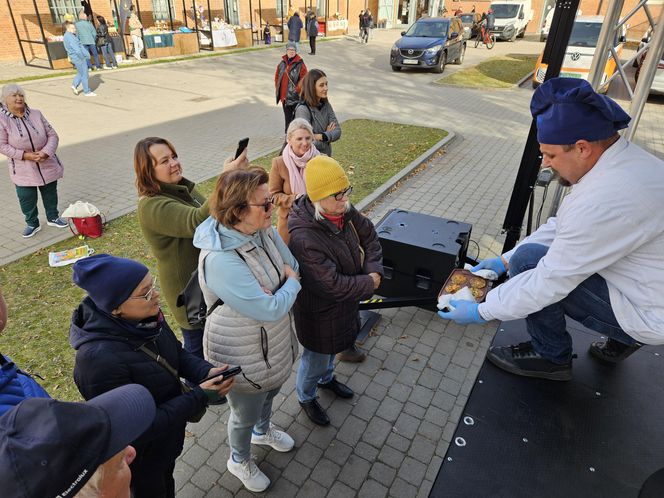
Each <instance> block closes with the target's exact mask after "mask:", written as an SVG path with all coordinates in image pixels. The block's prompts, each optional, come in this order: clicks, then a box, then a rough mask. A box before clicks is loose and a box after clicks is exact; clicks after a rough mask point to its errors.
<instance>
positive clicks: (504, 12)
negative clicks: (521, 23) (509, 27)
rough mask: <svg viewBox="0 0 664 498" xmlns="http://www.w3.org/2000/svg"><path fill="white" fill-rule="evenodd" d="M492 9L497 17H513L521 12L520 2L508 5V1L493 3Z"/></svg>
mask: <svg viewBox="0 0 664 498" xmlns="http://www.w3.org/2000/svg"><path fill="white" fill-rule="evenodd" d="M491 10H493V15H494V16H495V18H496V19H511V18H513V17H516V15H517V14H518V13H519V4H514V5H508V4H506V3H498V4H495V5H494V4H491Z"/></svg>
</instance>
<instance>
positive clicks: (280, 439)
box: [251, 423, 295, 453]
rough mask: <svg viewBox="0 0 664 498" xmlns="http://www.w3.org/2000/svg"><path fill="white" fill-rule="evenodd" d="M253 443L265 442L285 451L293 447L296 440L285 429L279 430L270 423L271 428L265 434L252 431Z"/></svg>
mask: <svg viewBox="0 0 664 498" xmlns="http://www.w3.org/2000/svg"><path fill="white" fill-rule="evenodd" d="M251 444H264V445H267V446H271V447H272V448H273V449H275V450H277V451H280V452H282V453H285V452H287V451H290V450H292V449H293V446H295V441H293V438H292V437H290V436H289V435H288V434H286V433H285V432H284V431H280V430H278V429H277V428H276V427H275V426H274V425H272V424H271V423H270V428H269V429H268V430H267V432H266V433H265V434H262V435H259V434H254V433H253V432H252V433H251Z"/></svg>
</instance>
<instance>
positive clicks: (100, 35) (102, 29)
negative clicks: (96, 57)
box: [97, 16, 118, 69]
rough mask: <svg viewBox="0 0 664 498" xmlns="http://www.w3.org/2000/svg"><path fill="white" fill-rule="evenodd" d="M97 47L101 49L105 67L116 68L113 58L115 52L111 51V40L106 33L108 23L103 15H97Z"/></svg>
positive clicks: (116, 64)
mask: <svg viewBox="0 0 664 498" xmlns="http://www.w3.org/2000/svg"><path fill="white" fill-rule="evenodd" d="M97 22H99V25H98V26H97V48H99V49H101V53H102V54H103V56H104V61H106V66H104V68H105V69H117V68H118V63H117V61H116V60H115V52H114V51H113V40H111V35H110V34H109V33H108V24H106V19H104V17H103V16H97Z"/></svg>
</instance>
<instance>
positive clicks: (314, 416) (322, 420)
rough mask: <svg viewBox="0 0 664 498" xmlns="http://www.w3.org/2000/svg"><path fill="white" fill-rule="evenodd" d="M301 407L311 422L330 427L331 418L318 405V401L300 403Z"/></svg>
mask: <svg viewBox="0 0 664 498" xmlns="http://www.w3.org/2000/svg"><path fill="white" fill-rule="evenodd" d="M300 406H301V407H302V408H303V409H304V413H306V414H307V417H309V420H311V421H312V422H313V423H314V424H317V425H323V426H325V425H330V417H328V416H327V413H326V412H325V410H324V409H323V407H322V406H320V405H319V404H318V400H316V399H312V400H311V401H300Z"/></svg>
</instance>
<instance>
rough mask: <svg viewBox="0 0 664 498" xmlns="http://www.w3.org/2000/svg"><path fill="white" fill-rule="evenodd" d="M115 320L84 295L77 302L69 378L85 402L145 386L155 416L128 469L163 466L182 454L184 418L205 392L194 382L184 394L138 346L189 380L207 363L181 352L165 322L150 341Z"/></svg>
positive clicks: (196, 409)
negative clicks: (131, 386) (71, 376)
mask: <svg viewBox="0 0 664 498" xmlns="http://www.w3.org/2000/svg"><path fill="white" fill-rule="evenodd" d="M120 322H121V321H120V320H119V319H114V318H111V317H110V316H109V315H106V314H104V313H102V312H100V311H99V309H97V307H96V306H95V304H94V302H92V300H91V299H90V298H89V297H86V298H85V299H84V300H83V301H82V302H81V304H80V305H79V307H78V308H77V309H76V310H75V311H74V314H73V316H72V321H71V328H70V331H69V342H70V344H71V345H72V347H73V348H74V349H76V364H75V367H74V381H75V382H76V386H77V387H78V390H79V391H80V392H81V394H82V395H83V397H84V398H85V399H86V400H87V399H90V398H94V397H95V396H98V395H99V394H102V393H105V392H107V391H110V390H111V389H114V388H116V387H119V386H123V385H125V384H141V385H143V386H145V387H146V388H147V389H148V390H149V391H150V393H151V394H152V396H153V397H154V401H155V404H156V405H157V414H156V415H155V419H154V421H153V422H152V425H151V426H150V428H149V429H148V430H147V431H145V433H143V435H142V436H141V437H140V438H139V439H137V440H136V441H134V442H133V443H132V445H133V446H134V447H135V448H136V459H135V460H134V462H133V463H132V464H131V469H132V473H133V474H135V475H137V474H138V473H141V472H146V473H147V472H150V473H152V472H154V470H155V469H168V468H169V466H171V465H173V463H174V462H175V459H176V458H177V457H178V455H180V453H181V452H182V447H183V444H184V433H185V425H186V423H187V419H189V418H191V417H192V416H194V415H195V414H196V413H198V412H200V410H202V409H203V408H205V406H206V405H207V396H206V395H205V393H204V392H203V390H202V389H201V388H200V387H198V386H197V387H195V388H194V389H193V390H192V391H190V392H188V393H186V394H183V393H182V388H181V384H180V382H179V381H177V380H176V379H175V377H174V376H173V375H172V374H171V373H169V372H168V371H167V370H166V369H165V368H164V367H163V366H161V365H159V364H158V363H157V362H156V361H155V360H154V359H152V358H151V357H150V356H148V355H147V354H146V353H144V352H143V351H141V350H138V349H137V348H138V347H139V346H140V345H141V344H145V345H146V346H147V347H148V348H149V349H151V350H152V351H154V352H155V353H157V354H159V355H161V356H162V357H163V358H165V359H166V361H167V362H168V363H169V364H170V365H171V366H172V367H173V368H175V369H176V370H177V371H178V373H179V374H180V376H181V377H183V378H185V379H187V380H189V381H192V382H194V383H198V382H199V381H201V380H202V379H204V378H205V377H206V376H207V374H208V372H209V370H210V368H212V365H211V364H210V363H208V362H207V361H205V360H203V359H200V358H198V357H196V356H194V355H192V354H191V353H189V352H187V351H185V350H184V349H183V348H182V344H180V342H179V341H178V340H177V338H176V337H175V335H174V334H173V331H172V330H171V329H170V327H169V326H168V324H167V323H166V322H165V321H164V322H163V325H162V327H161V332H160V333H159V334H158V335H157V336H156V337H155V338H154V339H152V340H150V339H147V338H146V337H141V336H138V335H135V334H133V333H132V332H131V331H130V330H131V329H130V328H125V327H122V326H119V323H120ZM124 323H127V322H124Z"/></svg>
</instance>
